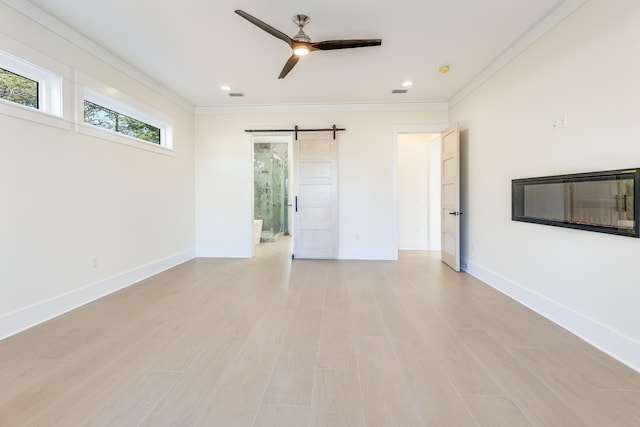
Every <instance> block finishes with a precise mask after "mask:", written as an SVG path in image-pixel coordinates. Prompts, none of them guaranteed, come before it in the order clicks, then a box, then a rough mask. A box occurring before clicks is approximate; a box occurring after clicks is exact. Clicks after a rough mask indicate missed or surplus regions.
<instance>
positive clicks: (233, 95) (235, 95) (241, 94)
mask: <svg viewBox="0 0 640 427" xmlns="http://www.w3.org/2000/svg"><path fill="white" fill-rule="evenodd" d="M229 96H232V97H236V98H238V97H241V96H244V93H239V92H230V93H229Z"/></svg>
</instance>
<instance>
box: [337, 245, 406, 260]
mask: <svg viewBox="0 0 640 427" xmlns="http://www.w3.org/2000/svg"><path fill="white" fill-rule="evenodd" d="M338 259H352V260H367V261H395V260H397V259H398V251H397V250H391V249H360V248H354V249H340V250H339V254H338Z"/></svg>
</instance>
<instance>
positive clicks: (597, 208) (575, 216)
mask: <svg viewBox="0 0 640 427" xmlns="http://www.w3.org/2000/svg"><path fill="white" fill-rule="evenodd" d="M639 196H640V168H636V169H620V170H613V171H603V172H589V173H579V174H571V175H555V176H546V177H539V178H525V179H514V180H512V181H511V219H512V220H513V221H523V222H532V223H536V224H544V225H553V226H557V227H568V228H577V229H580V230H588V231H597V232H601V233H609V234H617V235H622V236H631V237H640V234H639V230H640V228H639V227H638V216H639V209H638V208H639V204H638V203H637V200H638V197H639Z"/></svg>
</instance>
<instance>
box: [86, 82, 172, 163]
mask: <svg viewBox="0 0 640 427" xmlns="http://www.w3.org/2000/svg"><path fill="white" fill-rule="evenodd" d="M76 82H77V84H78V85H77V91H76V92H77V94H76V131H77V132H79V133H82V134H86V135H90V136H94V137H97V138H101V139H104V140H108V141H112V142H117V143H120V144H124V145H128V146H132V147H135V148H140V149H144V150H148V151H153V152H156V153H160V154H169V155H171V154H172V153H173V152H174V150H173V122H174V120H173V119H172V118H171V117H169V116H168V115H166V114H164V113H162V112H160V111H158V110H156V109H155V108H152V107H150V106H148V105H146V104H144V103H142V102H140V101H138V100H137V99H135V98H133V97H131V96H129V95H127V94H125V93H122V92H121V91H119V90H117V89H115V88H113V87H111V86H109V85H107V84H105V83H102V82H99V81H97V80H95V79H93V78H91V77H89V76H87V75H85V74H83V73H81V72H79V71H76ZM85 100H86V101H89V102H92V103H94V104H97V105H99V106H101V107H104V108H107V109H109V110H112V111H115V112H117V113H120V114H123V115H125V116H129V117H131V118H133V119H136V120H139V121H141V122H144V123H145V124H148V125H151V126H154V127H156V128H158V129H160V144H157V143H154V142H150V141H145V140H144V139H139V138H135V137H132V136H129V135H125V134H123V133H118V132H116V131H114V130H109V129H105V128H101V127H99V126H95V125H92V124H91V123H87V122H85V121H84V102H85Z"/></svg>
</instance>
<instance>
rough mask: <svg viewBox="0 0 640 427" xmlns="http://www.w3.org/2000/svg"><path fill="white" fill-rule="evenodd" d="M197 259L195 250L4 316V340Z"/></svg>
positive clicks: (0, 324)
mask: <svg viewBox="0 0 640 427" xmlns="http://www.w3.org/2000/svg"><path fill="white" fill-rule="evenodd" d="M194 256H195V253H194V251H193V250H192V249H189V250H186V251H183V252H180V253H177V254H174V255H171V256H169V257H166V258H163V259H160V260H158V261H154V262H151V263H149V264H146V265H143V266H140V267H137V268H134V269H133V270H129V271H126V272H124V273H122V274H118V275H116V276H113V277H109V278H107V279H104V280H100V281H98V282H95V283H92V284H89V285H87V286H85V287H83V288H80V289H77V290H75V291H72V292H69V293H66V294H63V295H59V296H57V297H54V298H51V299H49V300H47V301H44V302H41V303H38V304H34V305H32V306H29V307H26V308H23V309H20V310H16V311H14V312H11V313H8V314H5V315H3V316H1V317H0V339H4V338H6V337H9V336H11V335H15V334H17V333H19V332H22V331H24V330H25V329H29V328H31V327H33V326H36V325H38V324H40V323H42V322H45V321H47V320H50V319H53V318H54V317H57V316H60V315H61V314H64V313H66V312H68V311H71V310H73V309H75V308H78V307H80V306H82V305H85V304H87V303H90V302H91V301H95V300H97V299H98V298H102V297H104V296H106V295H109V294H111V293H113V292H115V291H118V290H120V289H123V288H126V287H127V286H131V285H133V284H134V283H137V282H139V281H140V280H143V279H146V278H147V277H150V276H153V275H154V274H158V273H160V272H162V271H164V270H168V269H169V268H171V267H175V266H176V265H178V264H182V263H183V262H185V261H189V260H190V259H193V258H194Z"/></svg>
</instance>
